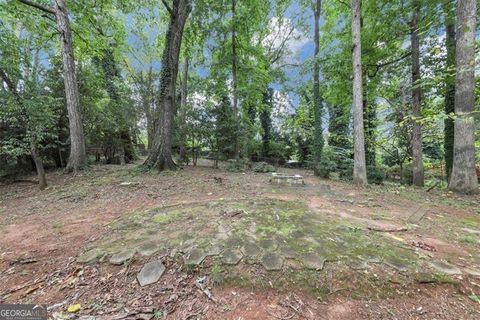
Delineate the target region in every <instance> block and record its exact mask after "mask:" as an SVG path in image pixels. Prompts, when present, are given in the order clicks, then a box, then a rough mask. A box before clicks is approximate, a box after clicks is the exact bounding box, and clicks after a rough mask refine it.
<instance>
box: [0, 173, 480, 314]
mask: <svg viewBox="0 0 480 320" xmlns="http://www.w3.org/2000/svg"><path fill="white" fill-rule="evenodd" d="M280 171H281V172H286V173H290V174H301V175H303V176H304V178H305V182H306V184H305V185H304V186H284V185H274V184H270V183H269V179H270V176H269V174H260V173H253V172H246V173H229V172H226V171H224V170H215V169H212V168H210V167H207V166H198V167H191V166H187V167H184V168H183V169H182V170H178V171H175V172H163V173H160V174H143V173H139V172H138V170H137V169H136V167H135V165H127V166H123V167H120V166H113V165H112V166H110V165H99V166H93V167H91V169H90V170H88V171H86V172H83V173H82V174H80V175H76V176H72V175H62V174H58V173H55V172H51V173H50V174H49V175H48V179H49V181H51V183H50V187H49V188H48V189H47V190H45V191H43V192H40V193H39V192H38V191H37V187H36V186H35V185H33V184H29V183H26V182H21V183H15V184H10V185H2V186H0V225H1V227H0V228H1V229H0V230H1V234H2V237H1V238H0V254H1V255H0V271H1V273H0V283H1V284H2V285H1V287H0V302H2V303H3V302H24V303H46V304H48V305H49V308H50V311H51V314H52V315H53V317H55V318H59V319H61V318H71V317H79V318H84V319H87V318H86V317H87V316H96V317H99V318H105V319H123V318H142V319H150V318H156V319H163V318H166V319H416V318H418V319H420V318H428V319H452V317H455V318H462V319H478V318H480V302H479V301H480V300H479V297H480V278H479V277H480V256H479V254H478V252H479V249H480V215H479V214H480V208H479V206H478V204H479V203H480V198H479V196H478V195H477V196H469V197H467V196H459V195H454V194H451V193H446V192H442V191H435V190H432V191H431V192H428V193H427V192H425V191H423V190H420V189H415V188H411V187H399V186H393V185H392V186H389V185H384V186H369V187H368V188H365V189H361V188H355V187H353V186H352V185H349V184H345V183H342V182H335V181H322V180H320V179H318V178H317V177H314V176H313V175H312V174H311V173H310V172H308V171H304V170H292V169H282V170H280ZM142 285H143V286H142ZM75 304H80V309H79V310H78V311H77V312H76V313H69V312H68V311H67V309H68V307H69V306H72V305H75ZM70 311H73V310H70Z"/></svg>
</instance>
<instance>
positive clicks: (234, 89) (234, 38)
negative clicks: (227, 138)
mask: <svg viewBox="0 0 480 320" xmlns="http://www.w3.org/2000/svg"><path fill="white" fill-rule="evenodd" d="M236 11H237V0H232V100H233V114H234V116H235V118H238V90H237V89H238V88H237V86H238V83H237V60H238V57H237V31H236ZM234 150H235V158H238V157H239V154H240V146H239V143H238V134H237V133H235V149H234Z"/></svg>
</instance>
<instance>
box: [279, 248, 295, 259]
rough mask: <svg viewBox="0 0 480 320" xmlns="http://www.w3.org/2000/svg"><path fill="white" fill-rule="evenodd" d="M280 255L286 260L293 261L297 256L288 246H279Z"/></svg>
mask: <svg viewBox="0 0 480 320" xmlns="http://www.w3.org/2000/svg"><path fill="white" fill-rule="evenodd" d="M279 250H280V253H281V254H282V256H284V257H285V258H287V259H295V258H296V257H297V256H298V253H297V251H295V250H293V249H292V248H290V247H288V246H280V249H279Z"/></svg>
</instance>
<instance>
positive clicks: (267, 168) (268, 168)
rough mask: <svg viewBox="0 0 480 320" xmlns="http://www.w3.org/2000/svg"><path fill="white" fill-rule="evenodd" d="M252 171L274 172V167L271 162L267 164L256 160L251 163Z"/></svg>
mask: <svg viewBox="0 0 480 320" xmlns="http://www.w3.org/2000/svg"><path fill="white" fill-rule="evenodd" d="M253 171H255V172H263V173H266V172H275V171H276V170H275V167H274V166H272V165H271V164H268V163H266V162H256V163H255V164H254V165H253Z"/></svg>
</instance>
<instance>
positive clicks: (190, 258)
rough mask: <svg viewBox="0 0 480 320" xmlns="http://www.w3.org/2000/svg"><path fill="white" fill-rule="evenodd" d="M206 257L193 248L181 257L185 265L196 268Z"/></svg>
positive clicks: (203, 252) (204, 253) (205, 254)
mask: <svg viewBox="0 0 480 320" xmlns="http://www.w3.org/2000/svg"><path fill="white" fill-rule="evenodd" d="M206 257H207V253H206V252H205V251H203V250H201V249H198V248H194V249H191V250H190V251H188V253H187V254H186V255H185V256H184V257H183V261H184V262H185V264H186V265H194V266H198V265H199V264H200V263H202V261H203V260H205V258H206Z"/></svg>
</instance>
